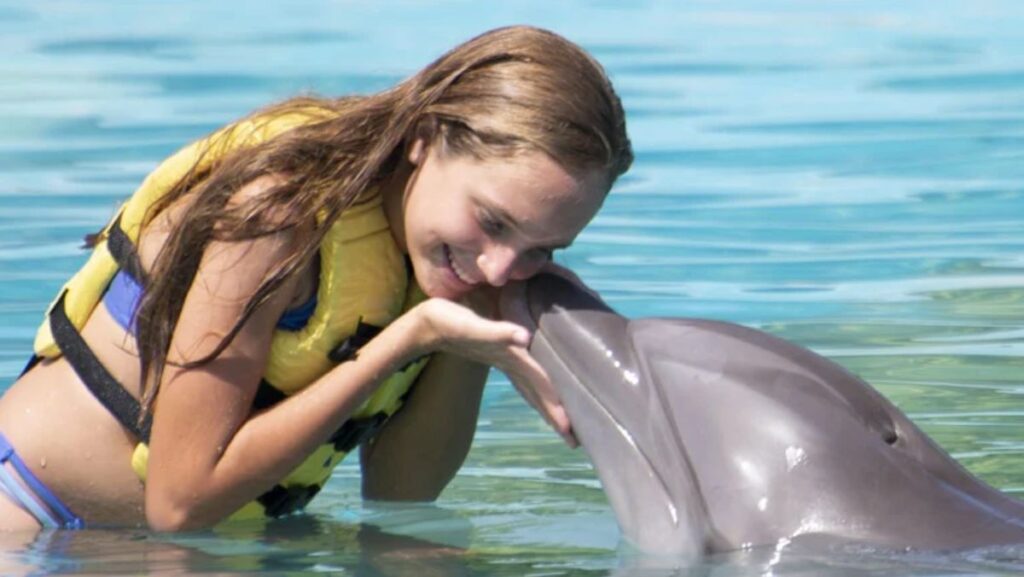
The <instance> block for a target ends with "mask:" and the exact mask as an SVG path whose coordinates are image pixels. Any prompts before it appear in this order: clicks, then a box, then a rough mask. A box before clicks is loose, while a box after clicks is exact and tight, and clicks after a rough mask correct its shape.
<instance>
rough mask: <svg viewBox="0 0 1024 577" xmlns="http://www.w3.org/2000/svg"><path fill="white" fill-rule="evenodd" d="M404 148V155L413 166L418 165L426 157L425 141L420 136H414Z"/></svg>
mask: <svg viewBox="0 0 1024 577" xmlns="http://www.w3.org/2000/svg"><path fill="white" fill-rule="evenodd" d="M405 148H406V152H405V157H406V159H408V160H409V164H411V165H413V166H419V165H420V163H421V162H423V160H424V159H425V158H426V157H427V141H426V140H425V139H424V138H423V137H422V136H417V137H416V138H414V139H413V141H412V142H411V143H409V144H408V145H407V146H406V147H405Z"/></svg>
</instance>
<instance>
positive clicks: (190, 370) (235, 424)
mask: <svg viewBox="0 0 1024 577" xmlns="http://www.w3.org/2000/svg"><path fill="white" fill-rule="evenodd" d="M631 161H632V153H631V150H630V145H629V140H628V138H627V136H626V132H625V120H624V117H623V112H622V107H621V104H620V102H619V99H618V97H617V96H616V95H615V93H614V91H613V90H612V87H611V85H610V83H609V81H608V79H607V78H606V77H605V75H604V73H603V71H602V70H601V68H600V66H599V65H598V64H597V63H596V62H595V61H594V60H593V59H592V58H590V57H589V56H588V55H587V54H586V53H584V52H583V51H582V50H581V49H580V48H578V47H577V46H575V45H573V44H572V43H570V42H568V41H567V40H565V39H563V38H561V37H559V36H557V35H555V34H552V33H550V32H546V31H543V30H538V29H534V28H528V27H514V28H505V29H499V30H495V31H492V32H489V33H486V34H483V35H481V36H479V37H477V38H474V39H472V40H470V41H469V42H467V43H465V44H462V45H460V46H458V47H456V48H454V49H453V50H452V51H450V52H449V53H447V54H445V55H444V56H442V57H441V58H440V59H438V60H437V61H436V62H434V63H432V64H431V65H429V66H427V67H426V68H425V69H424V70H422V71H421V72H419V73H418V74H416V75H415V76H413V77H411V78H409V79H408V80H406V81H404V82H402V83H400V84H399V85H397V86H396V87H394V88H392V89H390V90H386V91H384V92H381V93H378V94H374V95H370V96H356V97H346V98H341V99H336V100H329V99H313V98H301V99H293V100H289V101H286V102H284V103H282V104H279V105H276V106H272V107H270V108H268V109H265V110H262V111H258V112H256V113H254V114H253V115H251V116H249V117H247V118H245V119H243V120H241V121H239V122H236V123H234V124H232V125H230V126H228V127H226V128H224V129H222V130H220V131H218V132H217V133H214V134H213V135H211V136H209V137H207V138H206V139H204V140H202V141H200V142H198V143H195V144H193V145H191V146H189V147H187V148H185V149H183V150H182V151H180V152H178V153H177V154H175V155H174V156H172V157H171V158H170V159H168V160H167V161H165V162H164V163H163V164H161V165H160V167H158V168H157V169H156V170H155V171H154V172H153V173H152V174H151V175H150V176H149V177H148V178H147V179H146V180H145V182H144V183H143V184H142V186H141V187H140V189H139V190H138V191H136V193H135V194H134V195H133V196H132V198H131V199H130V200H129V201H128V202H127V204H126V205H125V206H124V207H123V208H122V209H121V211H120V212H119V213H118V215H117V216H116V217H115V219H114V221H113V222H112V223H111V224H110V225H108V226H107V228H106V229H104V230H103V231H102V232H101V233H100V234H99V235H97V237H96V238H95V239H94V240H95V244H96V246H95V248H94V252H93V254H92V256H91V257H90V259H89V261H88V262H87V264H86V265H85V266H84V267H83V269H82V270H81V271H80V272H79V273H78V274H77V275H76V276H75V277H74V278H73V279H72V280H71V281H70V282H69V283H68V284H67V285H66V286H65V288H64V290H63V291H62V292H61V294H60V295H59V296H58V298H57V300H56V301H55V303H54V305H53V306H52V308H51V310H50V311H49V313H48V314H47V319H46V321H45V322H44V323H43V326H42V328H41V329H40V332H39V335H38V337H37V339H36V346H35V349H36V356H35V358H34V359H33V362H32V363H30V365H29V368H27V369H26V372H25V373H24V374H23V375H22V376H21V377H20V378H19V379H18V380H17V381H16V382H15V383H14V384H13V385H12V386H11V388H10V390H9V391H8V392H7V393H6V394H5V395H4V397H3V398H2V399H0V433H2V439H0V463H2V465H0V528H3V529H9V530H17V529H25V530H33V529H38V528H40V527H67V528H74V527H81V526H84V525H88V526H112V525H114V526H116V525H143V524H148V525H149V526H150V527H151V528H153V529H156V530H170V531H176V530H186V529H195V528H202V527H208V526H211V525H214V524H216V523H218V522H220V521H222V520H224V519H226V518H229V517H236V518H240V517H245V516H257V515H269V516H276V515H282V514H287V513H290V512H292V511H296V510H299V509H301V508H302V507H303V506H304V505H305V504H306V503H307V502H308V501H309V499H311V498H312V496H313V495H315V494H316V492H317V491H318V490H319V488H320V487H321V486H322V485H323V483H325V482H326V480H327V478H328V476H329V475H330V472H331V469H333V467H334V466H335V465H336V464H337V463H338V462H339V461H340V460H341V458H342V457H343V456H344V454H345V453H346V452H347V451H350V450H352V449H354V448H355V447H357V446H361V452H360V456H361V464H362V470H363V493H364V495H365V496H366V497H367V498H371V499H418V500H422V499H433V498H435V497H436V496H437V495H438V494H439V493H440V491H441V490H442V489H443V488H444V486H445V485H446V484H447V483H448V482H449V481H450V480H451V478H452V476H453V475H454V474H455V471H456V470H457V469H458V467H459V466H460V465H461V464H462V461H463V459H464V458H465V455H466V452H467V451H468V449H469V445H470V441H471V438H472V435H473V432H474V427H475V422H476V419H477V412H478V409H479V403H480V397H481V394H482V387H483V383H484V379H485V377H486V374H487V370H488V367H491V366H493V367H497V368H499V369H501V370H503V371H505V372H506V373H507V374H508V375H509V376H510V377H511V379H512V380H513V382H514V383H515V385H516V386H517V388H518V389H519V391H520V392H521V393H522V394H523V395H524V396H525V397H526V398H527V400H528V401H530V403H531V404H532V405H533V406H534V407H535V408H536V409H537V410H538V411H540V413H541V414H542V415H543V416H544V417H545V418H546V419H547V420H548V422H549V423H551V425H552V426H553V427H554V428H555V429H556V430H557V431H558V432H559V433H560V434H562V435H563V436H564V437H565V438H566V441H567V442H569V443H570V444H572V443H573V442H574V441H573V438H572V433H571V430H570V426H569V423H568V420H567V418H566V416H565V413H564V411H563V410H562V408H561V406H560V405H559V403H558V399H557V396H556V395H555V394H554V393H553V391H552V389H551V385H550V382H549V381H548V380H547V377H546V375H545V374H544V371H543V370H542V369H541V368H540V367H539V366H538V365H537V363H536V362H535V361H534V360H533V359H532V358H531V357H530V356H529V353H528V352H527V349H526V347H527V345H528V344H529V340H530V334H529V333H528V331H527V330H526V329H524V328H523V327H520V326H517V325H515V324H512V323H510V322H507V321H503V320H501V319H500V318H498V316H499V315H498V314H497V313H496V310H497V305H496V303H497V301H498V299H499V298H501V294H500V293H501V291H502V288H503V287H505V286H506V284H507V283H509V282H510V281H516V280H522V279H526V278H529V277H530V276H532V275H534V274H536V273H537V272H538V271H540V270H541V269H543V268H546V267H552V266H553V265H551V264H550V259H551V253H552V251H553V250H555V249H557V248H561V247H565V246H567V245H568V244H569V243H571V242H572V240H573V238H574V237H576V235H577V234H578V233H579V232H580V230H581V229H582V228H583V227H584V226H585V225H586V223H587V222H588V221H590V219H591V218H592V217H593V216H594V214H595V213H596V211H597V210H598V208H599V207H600V205H601V203H602V201H603V199H604V197H605V195H606V193H607V191H608V190H609V188H610V187H611V185H612V183H613V182H614V180H615V179H616V178H617V177H618V176H619V175H620V174H622V173H623V172H625V171H626V170H627V168H628V167H629V165H630V163H631ZM506 298H507V296H506ZM413 385H415V386H413ZM399 408H401V410H400V411H399Z"/></svg>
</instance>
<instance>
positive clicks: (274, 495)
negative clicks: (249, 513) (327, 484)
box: [256, 485, 320, 517]
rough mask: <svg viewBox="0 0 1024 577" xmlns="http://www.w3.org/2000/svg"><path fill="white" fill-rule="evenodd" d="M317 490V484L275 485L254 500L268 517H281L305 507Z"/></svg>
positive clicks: (318, 488)
mask: <svg viewBox="0 0 1024 577" xmlns="http://www.w3.org/2000/svg"><path fill="white" fill-rule="evenodd" d="M319 492H320V486H319V485H292V486H290V487H285V486H283V485H275V486H274V488H273V489H271V490H269V491H267V492H266V493H263V494H262V495H260V496H259V497H258V498H257V499H256V500H257V501H259V503H260V505H263V510H264V511H265V512H266V514H267V516H268V517H282V516H284V515H288V514H289V513H294V512H296V511H300V510H302V509H303V508H305V507H306V505H308V504H309V502H310V501H312V500H313V497H316V494H317V493H319Z"/></svg>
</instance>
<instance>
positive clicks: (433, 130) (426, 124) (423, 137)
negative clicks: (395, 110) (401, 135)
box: [405, 116, 437, 166]
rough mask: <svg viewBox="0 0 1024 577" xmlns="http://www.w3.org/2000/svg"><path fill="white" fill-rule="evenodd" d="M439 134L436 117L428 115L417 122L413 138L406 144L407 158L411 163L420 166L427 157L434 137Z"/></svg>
mask: <svg viewBox="0 0 1024 577" xmlns="http://www.w3.org/2000/svg"><path fill="white" fill-rule="evenodd" d="M436 135H437V120H436V119H434V117H432V116H431V117H427V118H424V119H423V120H420V121H419V122H418V123H417V124H416V130H415V131H414V132H413V138H412V140H411V141H409V142H408V144H406V146H405V158H406V159H407V160H408V161H409V164H412V165H413V166H419V165H420V163H421V162H423V161H424V160H426V159H427V151H428V149H429V148H430V145H431V143H433V141H434V137H435V136H436Z"/></svg>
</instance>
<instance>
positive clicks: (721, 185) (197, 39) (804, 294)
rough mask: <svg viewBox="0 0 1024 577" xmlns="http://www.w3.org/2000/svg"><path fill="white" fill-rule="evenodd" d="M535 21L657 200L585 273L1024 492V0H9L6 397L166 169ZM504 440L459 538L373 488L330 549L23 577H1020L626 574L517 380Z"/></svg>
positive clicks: (84, 551) (856, 568)
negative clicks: (597, 104)
mask: <svg viewBox="0 0 1024 577" xmlns="http://www.w3.org/2000/svg"><path fill="white" fill-rule="evenodd" d="M512 22H530V23H534V24H538V25H542V26H547V27H551V28H554V29H557V30H559V31H561V32H563V33H565V34H566V35H568V36H570V37H571V38H573V39H575V40H578V41H580V42H581V43H583V44H584V45H586V46H587V47H588V48H590V49H591V50H593V52H594V53H595V54H596V55H597V56H598V57H599V58H600V59H601V61H602V62H603V63H604V64H605V65H606V67H607V68H608V70H609V72H610V73H611V74H612V76H613V77H614V80H615V81H616V84H617V86H618V87H619V89H620V92H621V94H622V96H623V98H624V101H625V105H626V108H627V111H628V114H629V119H630V129H631V134H632V137H633V140H634V143H635V145H636V149H637V158H638V162H637V164H636V166H635V169H634V171H633V172H631V173H630V174H629V175H627V177H625V178H623V179H622V180H621V181H620V183H619V185H618V186H617V189H616V191H615V193H614V194H613V195H612V196H611V197H610V198H609V199H608V201H607V203H606V206H605V209H604V210H603V212H602V214H601V215H600V216H599V217H598V219H597V220H596V221H595V222H594V224H593V225H592V226H591V227H590V228H588V230H587V231H586V232H585V233H584V234H583V235H582V236H581V237H580V239H579V240H578V242H577V243H576V244H575V245H574V246H573V248H572V249H570V250H569V251H566V253H565V254H564V255H560V256H559V257H558V258H559V260H560V261H561V262H563V263H565V264H567V265H569V266H570V267H572V268H574V269H575V270H576V271H577V272H578V273H579V274H580V275H581V276H582V277H583V278H584V279H585V280H586V281H588V282H589V283H590V284H592V285H593V286H594V287H596V288H597V289H598V290H599V291H600V292H601V293H602V294H603V295H604V296H605V297H606V298H607V299H608V300H609V302H610V303H611V304H612V305H613V306H616V307H618V308H619V309H620V310H621V311H622V312H624V313H626V314H628V315H631V316H649V315H668V316H695V317H711V318H720V319H726V320H732V321H737V322H741V323H746V324H749V325H754V326H759V327H762V328H765V329H767V330H769V331H771V332H773V333H776V334H779V335H781V336H783V337H786V338H789V339H792V340H795V341H797V342H800V343H802V344H805V345H808V346H811V347H813V348H815V349H816V350H818V351H820V352H823V353H825V354H827V355H829V356H831V357H832V358H835V359H836V360H838V361H839V362H840V363H842V364H844V365H845V366H846V367H848V368H849V369H851V370H852V371H854V372H856V373H858V374H860V375H861V376H863V377H864V378H865V379H867V380H868V381H870V382H872V383H874V384H876V385H877V386H878V387H879V388H880V389H881V390H882V391H883V392H884V393H885V394H886V395H887V396H889V397H890V398H891V399H893V400H894V401H895V402H896V403H897V404H898V405H899V406H900V407H902V408H903V409H904V410H905V411H907V412H908V413H909V414H910V415H911V417H912V418H914V419H915V420H916V421H917V422H918V423H919V424H920V425H921V426H922V427H923V428H924V429H925V430H926V431H927V432H928V433H930V434H931V435H933V436H934V437H935V439H936V440H937V441H938V442H939V443H941V444H942V445H943V446H944V447H946V448H947V449H949V450H950V451H951V452H952V453H953V454H954V455H956V456H957V457H958V458H959V459H960V460H961V462H963V463H964V464H965V465H966V466H967V467H969V468H970V469H971V470H972V471H974V472H975V473H977V474H979V475H981V476H982V477H984V478H985V479H986V480H988V481H989V482H991V483H993V484H995V485H996V486H999V487H1001V488H1004V489H1006V490H1010V491H1015V492H1017V491H1021V492H1024V454H1022V453H1024V432H1022V431H1024V378H1022V375H1024V366H1022V365H1024V362H1022V360H1021V359H1024V326H1022V319H1024V256H1022V255H1024V186H1022V184H1021V183H1022V178H1021V177H1022V176H1024V162H1022V160H1024V114H1022V113H1021V110H1024V73H1022V72H1021V66H1020V62H1021V61H1022V60H1021V58H1022V56H1024V45H1022V44H1021V42H1020V40H1019V31H1020V29H1021V26H1022V25H1024V5H1021V4H1020V3H1017V2H1011V1H1010V0H992V1H986V2H977V3H970V4H968V3H960V4H936V3H934V2H928V1H925V0H909V1H907V2H901V3H891V2H880V1H877V0H871V1H867V2H858V3H839V4H837V3H826V4H821V3H815V2H809V1H805V0H798V1H796V2H789V3H785V4H780V3H776V4H771V5H767V4H764V3H760V2H753V1H750V0H735V1H730V2H725V3H720V2H706V1H697V2H687V3H674V2H638V3H630V4H624V3H609V2H603V1H596V2H595V1H584V0H575V1H569V2H559V3H552V2H541V1H540V0H519V1H517V2H514V3H506V4H503V5H501V6H500V7H499V6H497V5H492V4H488V5H483V4H481V5H479V6H477V5H473V4H470V3H466V2H459V1H456V0H442V1H440V2H433V3H430V4H429V5H427V4H419V3H412V2H402V1H400V0H395V1H387V2H378V3H372V4H371V3H350V2H335V3H328V2H323V1H322V0H298V1H296V2H293V3H289V4H288V5H287V6H286V5H284V4H274V3H265V4H264V3H250V4H248V5H247V6H246V8H245V10H239V9H238V8H237V7H234V6H229V5H227V4H218V3H202V2H197V1H195V0H186V1H185V2H178V3H136V4H132V3H88V4H75V3H68V2H60V1H52V0H42V1H39V2H35V3H32V4H31V5H29V4H24V3H14V2H9V1H8V2H4V1H3V0H0V49H2V50H3V52H4V54H5V58H3V59H2V60H0V74H2V75H3V82H0V126H2V127H3V130H0V233H2V234H0V314H3V315H4V321H5V322H4V323H2V325H3V326H0V387H3V386H5V385H6V384H7V383H9V382H10V381H11V380H13V379H14V377H15V375H16V374H17V373H18V371H20V369H21V367H22V365H23V364H24V361H25V357H26V355H27V352H28V350H29V346H30V342H31V339H32V335H33V332H34V330H35V327H36V325H37V323H38V322H39V321H40V320H41V313H42V311H43V310H44V308H45V307H46V305H47V304H48V302H49V299H50V298H51V297H52V296H53V294H54V293H55V292H56V290H57V289H58V288H59V286H60V285H61V283H62V282H63V281H64V280H65V279H66V277H67V276H68V275H69V274H70V272H71V271H72V270H74V269H75V268H76V267H77V266H78V265H79V264H80V263H81V261H82V259H83V256H84V255H83V253H82V251H81V250H80V249H79V248H78V246H79V244H80V239H81V237H82V235H83V234H84V233H87V232H92V231H93V230H95V229H96V228H97V227H98V226H99V225H100V224H101V223H102V222H103V221H104V220H105V219H106V218H107V217H108V216H109V215H110V214H111V212H112V211H113V210H114V208H115V206H116V205H117V203H118V202H119V201H120V200H122V199H123V198H124V197H125V196H126V195H127V194H128V193H129V192H130V191H131V190H132V188H133V187H134V186H135V185H136V184H137V183H138V182H139V181H140V180H141V179H142V177H143V176H144V175H145V174H146V172H147V171H148V170H150V169H151V168H152V167H153V166H154V164H155V163H156V162H158V161H159V160H160V159H161V158H162V157H164V156H166V155H167V154H169V153H170V152H171V151H173V150H174V149H175V148H177V147H178V146H180V145H182V144H183V143H185V142H186V141H188V140H190V139H192V138H195V137H198V136H200V135H202V134H204V133H206V132H208V131H210V130H211V129H213V128H214V127H216V126H219V125H220V124H222V123H224V122H226V121H228V120H230V119H232V118H235V117H237V116H239V115H241V114H244V113H246V112H248V111H249V110H251V109H252V108H254V107H257V106H260V105H263V104H266V103H267V102H269V101H271V100H274V99H277V98H281V97H284V96H286V95H290V94H293V93H296V92H300V91H314V92H319V93H324V94H341V93H347V92H366V91H370V90H377V89H380V88H382V87H385V86H388V85H389V84H391V83H392V82H394V81H395V80H396V79H398V78H401V77H402V76H404V75H406V74H408V73H410V72H412V71H414V70H415V69H417V68H418V67H420V66H421V65H423V64H424V63H425V62H426V61H427V60H428V59H429V58H431V57H432V56H434V55H436V54H439V53H440V52H441V51H442V50H444V49H446V48H448V47H450V46H451V45H453V44H454V43H456V42H457V41H460V40H463V39H465V38H466V37H468V36H470V35H471V34H473V33H476V32H479V31H481V30H483V29H485V28H488V27H493V26H498V25H502V24H508V23H512ZM479 430H480V432H479V436H478V438H477V440H476V443H475V445H474V449H473V451H472V453H471V454H470V457H469V461H468V463H467V465H466V467H465V468H464V469H463V471H462V473H461V474H460V476H459V477H458V478H457V479H456V481H455V482H454V483H453V485H452V486H451V487H450V489H449V490H448V491H447V492H446V493H445V496H444V498H443V499H442V501H441V509H442V510H444V511H447V512H448V514H449V516H450V517H451V518H449V519H440V520H438V519H434V520H431V521H426V520H424V519H423V518H422V517H417V515H419V514H420V513H410V512H409V511H403V510H400V509H399V510H393V511H392V510H379V509H374V508H368V507H365V506H364V505H363V504H362V503H361V502H360V500H359V498H358V480H357V476H358V472H357V470H356V466H355V465H354V464H347V465H346V466H345V467H344V468H343V469H342V470H341V471H340V474H339V475H338V476H337V477H336V478H335V479H333V480H332V481H331V483H330V485H329V486H328V487H327V488H326V489H325V492H324V495H323V497H322V498H320V499H318V501H317V502H316V503H315V505H314V507H313V511H314V513H315V515H316V517H314V518H306V519H305V520H289V521H287V522H282V523H280V524H275V525H273V526H272V527H268V528H260V529H256V528H249V532H248V533H246V532H245V531H243V530H239V531H240V532H237V533H235V534H234V535H232V534H228V533H223V532H220V533H216V534H213V533H210V534H201V535H195V536H189V537H187V538H181V539H164V538H158V537H155V536H153V535H149V534H147V533H144V532H123V531H118V532H105V531H96V532H87V533H82V534H74V535H63V534H62V535H50V536H48V537H45V538H41V539H39V540H38V541H36V542H35V543H34V544H32V545H30V546H25V545H19V544H17V543H11V542H10V541H9V540H8V541H7V548H8V549H13V552H12V553H9V554H3V555H0V563H2V564H4V567H5V568H4V569H3V570H0V572H2V573H5V574H6V573H8V572H9V571H8V570H7V569H6V566H7V565H21V566H26V567H34V568H35V569H32V570H31V571H37V572H38V571H39V570H41V571H42V572H60V573H104V574H110V573H118V572H122V573H158V572H166V573H175V572H178V573H183V572H189V573H190V572H221V573H224V574H231V573H242V572H246V573H252V572H257V573H258V572H262V573H266V574H275V575H277V574H284V573H289V574H296V575H298V574H310V573H316V572H332V571H334V572H342V571H344V572H346V573H353V574H385V575H386V574H401V573H402V571H405V572H407V573H408V572H412V573H414V574H432V573H433V574H455V575H458V574H483V575H506V574H507V575H526V574H535V575H542V574H543V575H604V574H607V573H608V572H610V571H613V570H617V571H618V573H617V574H622V575H629V574H645V575H653V574H657V575H661V574H680V575H683V574H685V575H754V574H756V575H761V574H773V575H785V574H790V575H804V574H814V575H892V574H900V575H933V574H936V573H942V574H959V573H963V574H997V573H1012V572H1018V571H1019V570H1020V569H1021V566H1020V563H1019V559H1020V554H1019V551H1012V550H1009V551H1008V550H997V551H992V552H978V553H977V554H973V555H965V556H960V557H949V556H940V555H935V554H932V555H907V554H888V553H886V554H880V553H878V552H866V551H847V552H846V553H845V554H843V555H838V554H832V555H829V556H826V557H821V556H820V555H818V556H815V555H812V554H796V553H793V552H791V551H788V550H787V551H786V555H778V554H777V553H778V552H777V551H774V550H772V549H769V550H766V551H751V552H741V553H736V554H734V555H726V556H722V557H721V558H716V559H712V560H709V562H708V563H706V564H704V565H702V566H699V567H695V568H691V569H687V570H685V571H671V570H664V569H660V570H658V571H660V572H653V571H654V570H653V569H652V570H651V572H647V573H644V572H643V570H642V566H643V563H639V564H637V563H634V562H633V561H630V560H629V559H630V557H629V555H628V554H627V553H626V552H623V551H621V550H620V549H619V544H618V537H617V532H616V529H615V524H614V520H613V519H612V517H611V514H610V512H609V511H608V508H607V505H606V504H605V501H604V496H603V494H602V492H601V491H600V488H599V487H598V486H597V483H596V479H595V477H594V475H593V472H592V471H591V470H590V467H589V465H588V464H587V462H586V460H585V459H584V456H583V455H582V453H580V452H573V451H569V450H568V449H565V448H564V447H563V446H561V445H560V444H559V442H558V440H557V439H556V438H554V437H553V435H552V434H550V432H549V431H548V430H547V429H546V427H545V426H544V425H543V424H542V423H541V422H540V420H539V419H538V418H537V417H536V416H535V415H534V414H533V413H531V412H530V411H529V410H528V409H527V408H526V407H525V405H524V404H523V403H522V401H520V400H519V399H518V398H517V397H516V396H515V394H514V392H513V391H512V389H511V387H510V386H509V384H508V383H507V381H505V380H504V379H503V378H501V377H500V376H495V377H494V378H493V379H492V383H491V386H490V387H489V389H488V392H487V394H486V397H485V410H484V413H483V415H482V417H481V422H480V427H479ZM410 515H412V517H410ZM373 527H383V529H381V530H376V529H373ZM420 529H422V531H419V530H420ZM417 531H419V532H417ZM424 543H426V544H424ZM833 553H835V552H834V551H833ZM621 565H625V567H620V566H621ZM616 568H618V569H616ZM25 571H26V574H27V573H28V572H31V571H29V570H28V569H26V570H25ZM10 572H12V574H17V573H16V572H14V570H11V571H10Z"/></svg>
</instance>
